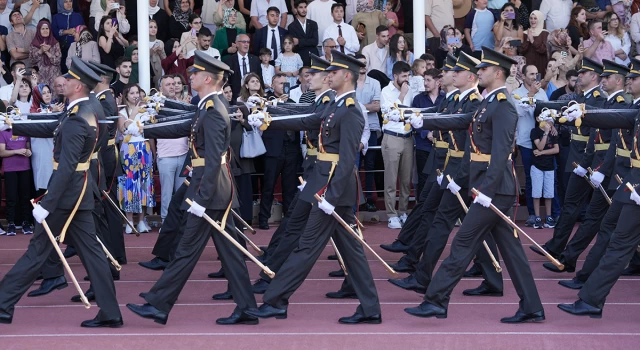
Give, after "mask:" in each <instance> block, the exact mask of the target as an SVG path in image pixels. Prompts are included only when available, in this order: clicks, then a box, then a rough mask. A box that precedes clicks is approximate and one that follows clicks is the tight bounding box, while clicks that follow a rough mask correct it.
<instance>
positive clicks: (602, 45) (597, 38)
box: [582, 19, 615, 64]
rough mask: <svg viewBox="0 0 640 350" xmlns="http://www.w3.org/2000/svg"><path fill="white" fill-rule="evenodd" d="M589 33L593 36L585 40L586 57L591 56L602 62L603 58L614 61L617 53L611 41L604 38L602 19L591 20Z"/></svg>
mask: <svg viewBox="0 0 640 350" xmlns="http://www.w3.org/2000/svg"><path fill="white" fill-rule="evenodd" d="M589 35H590V36H591V38H589V40H585V41H584V43H583V44H582V45H583V48H584V50H585V51H584V57H587V58H590V59H592V60H594V61H596V62H598V63H600V64H602V60H603V59H607V60H610V61H613V60H614V59H615V53H614V50H613V46H612V45H611V43H610V42H608V41H606V40H605V39H604V34H603V33H602V20H601V19H594V20H592V21H591V22H589Z"/></svg>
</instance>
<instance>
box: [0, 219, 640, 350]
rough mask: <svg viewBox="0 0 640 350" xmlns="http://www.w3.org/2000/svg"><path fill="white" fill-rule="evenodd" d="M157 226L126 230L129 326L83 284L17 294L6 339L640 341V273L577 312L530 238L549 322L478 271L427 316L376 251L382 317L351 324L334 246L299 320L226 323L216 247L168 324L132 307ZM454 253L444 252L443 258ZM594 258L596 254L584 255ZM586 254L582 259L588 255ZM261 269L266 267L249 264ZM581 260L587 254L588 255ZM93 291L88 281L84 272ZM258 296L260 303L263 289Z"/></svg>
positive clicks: (292, 316)
mask: <svg viewBox="0 0 640 350" xmlns="http://www.w3.org/2000/svg"><path fill="white" fill-rule="evenodd" d="M272 232H273V229H271V230H269V231H258V234H257V235H255V236H252V238H253V239H255V242H256V243H257V244H259V245H266V244H267V243H268V241H269V237H270V236H271V233H272ZM397 233H398V230H390V229H387V227H386V225H385V224H384V223H380V224H371V223H369V224H367V229H366V230H365V231H364V234H365V237H366V239H367V241H368V243H369V244H371V245H372V246H373V247H374V248H375V249H376V251H377V252H378V253H379V254H380V255H381V256H382V257H383V258H384V259H386V260H387V261H388V262H395V261H396V260H397V259H398V258H399V257H400V255H399V254H392V253H388V252H386V251H383V250H382V249H380V248H379V244H380V243H389V242H391V241H392V240H393V239H394V238H395V236H396V235H397ZM527 233H529V234H530V235H531V236H532V237H534V239H537V240H538V241H539V242H540V243H543V242H544V241H545V240H546V239H547V238H549V237H550V235H551V233H552V231H551V230H548V229H545V230H533V229H527ZM156 237H157V233H149V234H142V236H140V237H139V238H136V237H135V236H133V235H131V236H127V237H126V244H127V253H128V260H129V264H128V265H124V266H123V270H122V274H121V280H120V281H117V282H116V288H117V293H118V301H119V302H120V306H121V310H122V313H123V317H124V322H125V326H124V327H123V328H120V329H85V328H81V327H80V326H79V325H80V322H82V321H83V320H85V319H91V318H93V317H94V316H95V314H96V312H97V310H98V309H97V307H92V308H91V309H90V310H86V309H84V308H83V307H82V305H79V304H75V303H71V302H70V301H69V299H70V298H71V296H72V295H74V294H76V293H75V290H74V288H73V286H71V284H70V287H68V288H66V289H63V290H59V291H55V292H53V293H51V294H49V295H47V296H43V297H40V298H28V297H25V298H23V299H22V300H20V302H19V303H18V305H17V307H16V310H15V315H14V319H13V324H11V325H0V344H2V345H1V346H0V348H2V349H42V348H47V349H63V348H64V349H88V348H90V347H91V346H93V347H99V348H100V349H112V348H118V349H139V350H143V349H205V348H206V349H212V348H213V349H218V348H220V349H222V348H225V349H228V348H232V349H401V348H404V349H416V348H418V347H421V348H423V347H428V348H435V349H469V348H476V349H529V348H530V349H552V348H568V347H571V348H574V349H604V348H610V349H632V348H636V346H638V345H637V344H638V343H639V342H640V331H639V330H638V327H637V326H638V324H640V295H638V294H639V293H638V289H639V287H640V278H635V277H625V278H622V279H620V281H619V282H618V283H617V284H616V286H615V287H614V289H613V290H612V292H611V294H610V295H609V298H608V300H607V305H606V307H605V309H604V316H603V318H602V319H600V320H596V319H590V318H582V317H574V316H571V315H568V314H565V313H564V312H562V311H560V310H559V309H557V307H556V304H558V303H565V302H573V301H574V300H575V299H576V292H575V291H571V290H568V289H566V288H563V287H561V286H559V285H558V284H557V281H558V280H560V279H567V278H570V277H572V275H569V274H555V273H552V272H549V271H547V270H545V269H543V268H542V263H543V262H545V260H543V258H542V257H540V256H538V255H535V254H533V253H532V252H531V251H530V250H529V249H528V246H529V244H528V242H523V243H525V246H526V247H525V251H526V252H527V255H528V257H529V259H530V262H531V265H532V269H533V272H534V276H535V278H536V284H537V286H538V290H539V292H540V295H541V298H542V302H543V303H544V306H545V312H546V316H547V320H546V321H545V322H544V323H540V324H522V325H505V324H501V323H500V322H499V320H500V318H501V317H504V316H511V315H513V314H514V313H515V311H516V309H517V302H518V298H517V295H516V294H515V291H514V289H513V286H512V284H511V282H510V280H509V276H508V273H506V272H505V273H504V277H505V291H504V297H501V298H496V297H487V298H482V297H465V296H463V295H462V290H463V289H466V288H473V287H476V286H477V285H478V284H479V280H478V279H463V280H462V281H461V282H460V283H459V285H458V286H457V287H456V289H455V290H454V292H453V294H452V298H451V305H450V308H449V317H448V318H447V319H444V320H437V319H420V318H415V317H412V316H409V315H407V314H406V313H405V312H404V311H403V309H404V308H405V307H408V306H415V305H418V304H419V303H420V302H421V297H422V296H421V295H418V294H416V293H413V292H409V291H404V290H401V289H399V288H397V287H395V286H393V285H391V284H390V283H388V282H387V281H386V279H387V278H388V275H387V273H386V271H385V270H384V269H383V268H382V266H381V265H380V264H379V263H378V262H377V261H375V260H372V259H373V258H372V257H371V256H369V259H370V260H369V261H370V264H371V268H372V271H373V275H374V278H375V279H376V286H377V288H378V293H379V295H380V301H381V303H382V317H383V323H382V324H381V325H356V326H347V325H340V324H338V322H337V320H338V318H339V317H342V316H348V315H351V314H352V313H353V312H354V311H355V308H356V306H357V300H345V301H342V300H330V299H326V298H325V297H324V294H325V293H326V292H329V291H336V290H338V288H339V287H340V284H341V282H342V281H341V279H334V278H329V277H328V276H327V273H328V272H329V271H332V270H336V269H337V267H338V265H337V262H335V261H328V260H324V259H326V256H327V255H328V254H330V253H331V250H330V248H327V249H326V250H325V252H324V253H323V254H322V256H321V260H319V261H318V262H317V263H316V265H315V267H314V268H313V270H312V271H311V274H310V275H309V278H308V279H307V280H306V281H305V282H304V283H303V285H302V286H301V288H300V289H299V290H298V291H297V292H296V293H295V294H294V295H293V297H292V298H291V305H290V307H289V318H288V319H286V320H275V319H268V320H261V321H260V324H259V325H258V326H218V325H215V319H216V318H218V317H224V316H228V315H229V314H230V313H231V312H232V310H233V308H234V305H233V304H232V303H230V302H220V301H214V300H212V299H211V295H212V294H214V293H220V292H223V291H224V290H226V281H224V280H212V279H208V278H207V274H208V273H209V272H213V271H217V270H218V268H219V267H220V262H219V261H218V260H216V253H215V248H214V247H213V245H212V244H210V246H208V247H207V249H206V250H205V253H204V254H203V255H202V257H201V259H200V262H199V264H198V265H197V267H196V269H195V270H194V272H193V274H192V276H191V279H190V280H189V282H188V283H187V285H186V287H185V288H184V290H183V292H182V294H181V295H180V298H179V300H178V303H177V304H176V306H175V307H174V309H173V311H172V313H171V315H170V317H169V322H168V324H167V325H166V326H161V325H159V324H156V323H154V322H152V321H150V320H146V319H142V318H139V317H137V316H135V315H133V314H132V313H131V312H130V311H129V310H128V309H127V308H126V307H125V304H126V303H142V302H143V300H142V299H141V298H140V297H138V293H139V292H144V291H148V290H149V289H150V288H151V286H152V285H153V283H154V282H155V281H156V280H157V278H158V277H159V276H160V273H161V272H154V271H149V270H146V269H144V268H142V267H140V266H138V264H137V262H139V261H144V260H148V259H150V258H151V257H152V256H151V250H152V247H153V244H154V243H155V240H156ZM28 240H29V237H28V236H23V235H19V236H16V237H6V236H2V237H0V247H1V248H0V275H4V274H5V273H6V271H7V270H8V269H9V268H10V267H11V266H12V265H13V264H14V263H15V261H16V260H17V259H18V257H19V256H20V255H21V254H22V253H23V251H24V249H25V247H26V245H27V243H28ZM447 255H448V249H447V250H445V252H444V255H443V257H446V256H447ZM584 256H586V254H585V255H584ZM584 256H583V257H582V258H584ZM69 262H70V264H71V266H72V268H73V270H74V273H75V274H76V277H77V278H78V279H80V280H82V278H83V277H84V275H85V271H84V269H83V268H82V266H81V265H80V262H79V259H78V258H77V257H75V258H72V259H70V260H69ZM248 264H249V269H250V273H251V276H252V277H255V278H257V276H258V272H259V271H258V268H257V267H256V266H255V265H254V264H253V263H251V262H249V263H248ZM579 264H582V260H580V263H579ZM80 284H81V286H82V287H83V289H86V288H87V287H88V282H84V281H81V282H80ZM257 301H258V304H260V303H261V302H262V298H261V296H257Z"/></svg>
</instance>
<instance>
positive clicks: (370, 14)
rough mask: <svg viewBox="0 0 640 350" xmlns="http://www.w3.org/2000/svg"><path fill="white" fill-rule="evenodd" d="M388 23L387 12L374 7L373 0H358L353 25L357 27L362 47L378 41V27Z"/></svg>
mask: <svg viewBox="0 0 640 350" xmlns="http://www.w3.org/2000/svg"><path fill="white" fill-rule="evenodd" d="M387 23H388V22H387V17H386V16H385V14H384V13H382V11H380V10H377V9H376V8H375V7H373V0H358V3H357V4H356V14H355V16H353V20H352V21H351V25H352V26H353V28H355V29H356V33H357V34H358V39H359V40H360V47H361V48H362V47H365V46H367V45H369V44H371V43H372V42H374V41H376V28H378V26H386V25H387ZM361 25H362V26H361ZM363 29H364V30H363Z"/></svg>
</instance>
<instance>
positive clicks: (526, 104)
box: [518, 98, 536, 108]
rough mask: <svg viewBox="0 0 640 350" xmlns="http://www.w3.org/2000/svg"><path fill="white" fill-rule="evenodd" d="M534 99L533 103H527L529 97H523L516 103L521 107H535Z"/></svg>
mask: <svg viewBox="0 0 640 350" xmlns="http://www.w3.org/2000/svg"><path fill="white" fill-rule="evenodd" d="M535 103H536V102H535V99H534V100H533V104H531V103H529V99H528V98H523V99H521V100H520V102H519V103H518V105H520V107H522V108H535V107H536V104H535Z"/></svg>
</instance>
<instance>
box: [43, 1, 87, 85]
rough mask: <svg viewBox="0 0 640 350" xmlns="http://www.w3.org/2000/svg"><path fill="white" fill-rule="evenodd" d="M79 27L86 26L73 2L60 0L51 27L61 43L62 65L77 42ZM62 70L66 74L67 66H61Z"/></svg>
mask: <svg viewBox="0 0 640 350" xmlns="http://www.w3.org/2000/svg"><path fill="white" fill-rule="evenodd" d="M79 25H84V19H82V15H80V14H79V13H77V12H73V0H58V13H56V14H55V15H53V21H52V23H51V27H52V30H53V36H54V37H55V38H56V40H58V42H59V43H60V50H61V51H62V59H61V60H60V61H61V63H65V62H66V61H67V52H68V51H69V47H70V46H71V44H73V42H74V40H75V38H74V35H75V31H76V30H75V28H76V27H77V26H79ZM60 69H61V71H62V73H66V72H67V66H66V64H61V65H60Z"/></svg>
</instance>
